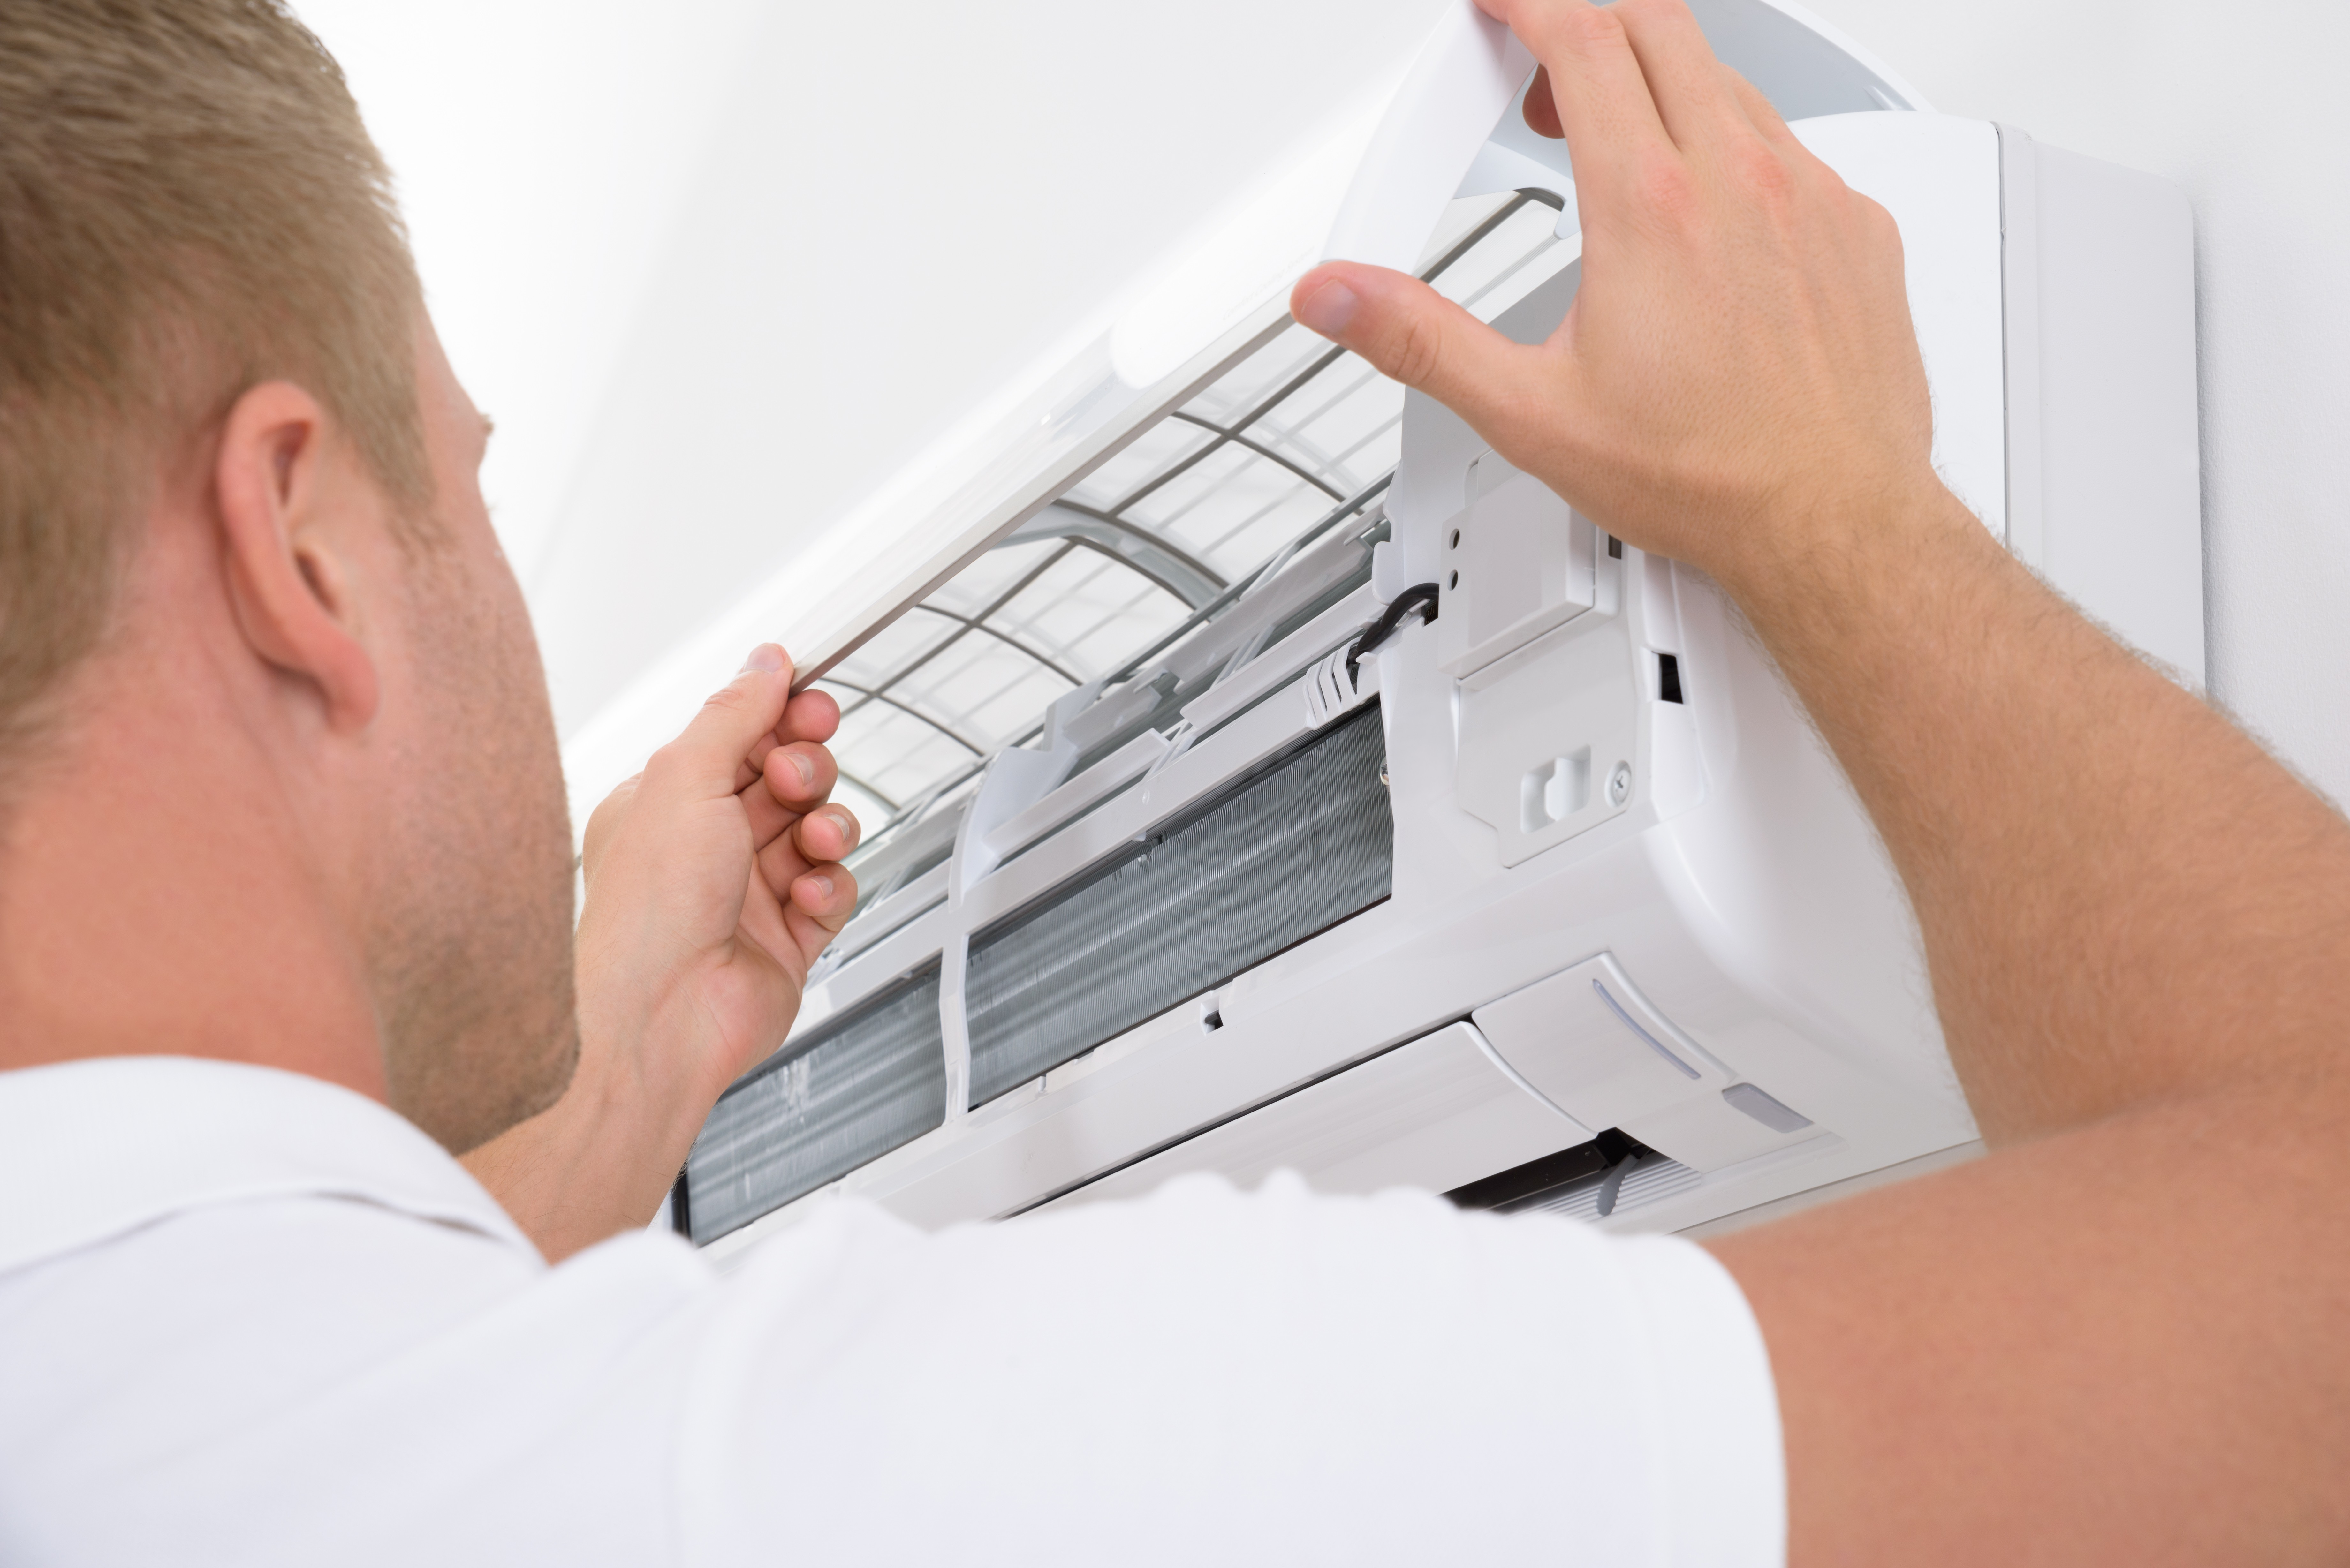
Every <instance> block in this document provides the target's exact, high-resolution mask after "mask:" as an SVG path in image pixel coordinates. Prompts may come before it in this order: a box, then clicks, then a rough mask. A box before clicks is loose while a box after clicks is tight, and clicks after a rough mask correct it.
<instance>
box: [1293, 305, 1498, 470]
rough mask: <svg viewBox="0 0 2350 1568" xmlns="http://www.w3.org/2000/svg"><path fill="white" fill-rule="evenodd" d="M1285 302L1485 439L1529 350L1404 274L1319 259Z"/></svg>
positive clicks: (1307, 322)
mask: <svg viewBox="0 0 2350 1568" xmlns="http://www.w3.org/2000/svg"><path fill="white" fill-rule="evenodd" d="M1289 308H1290V313H1291V314H1292V315H1293V316H1295V317H1296V318H1297V320H1298V321H1299V322H1300V323H1301V324H1302V325H1304V326H1305V327H1311V328H1312V329H1313V330H1315V331H1316V332H1319V333H1320V334H1321V335H1322V336H1323V337H1327V338H1329V339H1330V340H1331V341H1333V342H1335V343H1338V344H1342V345H1344V346H1345V347H1347V348H1351V349H1353V350H1354V351H1355V352H1356V353H1357V354H1359V355H1361V356H1362V357H1363V358H1366V359H1367V360H1369V361H1370V362H1371V364H1372V365H1373V366H1374V367H1375V368H1376V369H1378V370H1379V371H1380V372H1381V373H1382V374H1384V375H1387V376H1389V377H1392V378H1393V379H1396V380H1399V381H1401V382H1402V383H1403V384H1404V385H1405V386H1407V387H1411V388H1415V389H1418V390H1419V391H1423V392H1426V393H1427V394H1428V395H1429V396H1430V397H1432V398H1434V399H1436V400H1438V401H1440V402H1441V403H1443V404H1445V405H1446V406H1448V407H1449V408H1451V410H1453V411H1454V412H1455V413H1457V414H1459V415H1460V416H1461V418H1463V419H1465V420H1467V421H1469V422H1470V423H1471V425H1474V426H1476V427H1477V428H1478V429H1479V430H1480V431H1486V432H1487V435H1488V439H1491V427H1492V426H1493V425H1495V424H1497V423H1501V422H1503V421H1505V420H1506V419H1507V417H1508V415H1509V413H1510V411H1511V410H1512V407H1513V404H1515V403H1516V402H1517V401H1518V397H1519V390H1520V389H1521V388H1522V387H1523V385H1524V382H1525V379H1526V374H1527V369H1526V361H1527V357H1528V355H1529V354H1530V353H1531V352H1532V351H1531V350H1529V349H1526V348H1522V347H1520V346H1519V345H1518V344H1515V343H1513V342H1511V341H1510V340H1509V339H1508V338H1507V337H1503V336H1502V335H1501V334H1500V333H1499V332H1496V331H1494V330H1493V329H1492V327H1488V326H1486V325H1485V324H1484V323H1483V322H1482V321H1480V320H1478V319H1477V318H1476V317H1473V316H1471V315H1470V314H1469V313H1468V312H1467V311H1466V310H1463V309H1461V306H1458V305H1455V304H1453V303H1452V301H1451V300H1449V299H1447V298H1445V297H1444V296H1442V295H1440V294H1439V293H1437V292H1436V291H1435V290H1434V289H1432V288H1430V287H1429V286H1428V285H1426V284H1424V283H1422V282H1420V281H1419V279H1418V278H1416V277H1410V276H1407V275H1405V274H1403V273H1399V272H1390V271H1388V269H1387V268H1385V267H1378V266H1365V265H1362V264H1361V263H1359V262H1326V263H1324V264H1323V265H1320V266H1318V267H1315V269H1314V270H1313V271H1312V272H1309V273H1307V274H1306V275H1305V276H1304V277H1302V278H1300V279H1298V280H1297V286H1296V287H1295V289H1293V290H1292V291H1291V292H1290V296H1289Z"/></svg>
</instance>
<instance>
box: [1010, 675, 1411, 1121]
mask: <svg viewBox="0 0 2350 1568" xmlns="http://www.w3.org/2000/svg"><path fill="white" fill-rule="evenodd" d="M1386 754H1387V748H1386V742H1385V739H1384V737H1383V736H1382V734H1381V732H1380V728H1379V714H1378V708H1377V707H1376V706H1373V707H1371V708H1368V709H1366V710H1365V711H1363V712H1361V713H1359V714H1357V715H1356V716H1355V717H1354V718H1352V719H1350V720H1348V721H1347V722H1346V723H1344V724H1343V725H1340V726H1338V727H1336V728H1335V729H1334V730H1332V731H1331V732H1328V733H1327V734H1325V735H1323V736H1320V737H1319V738H1317V739H1316V740H1315V741H1314V742H1312V743H1310V744H1308V745H1307V746H1306V747H1305V748H1304V749H1303V750H1301V751H1298V752H1295V753H1292V754H1291V755H1289V756H1288V757H1285V758H1284V759H1282V760H1281V761H1280V762H1278V763H1274V765H1272V766H1271V767H1270V768H1268V769H1266V770H1265V771H1263V772H1262V773H1260V774H1257V775H1256V776H1255V777H1254V778H1253V779H1251V780H1249V781H1248V782H1246V783H1245V784H1242V785H1241V786H1240V787H1239V788H1238V789H1236V790H1234V791H1232V793H1230V794H1226V795H1225V796H1224V797H1223V798H1222V800H1221V801H1219V802H1218V803H1216V804H1214V805H1211V806H1209V807H1208V808H1207V809H1206V810H1205V811H1203V812H1201V813H1198V814H1196V815H1193V816H1191V818H1190V819H1189V820H1188V821H1185V822H1182V823H1180V825H1178V826H1175V827H1173V828H1172V829H1170V830H1169V831H1166V832H1164V833H1161V834H1159V835H1157V836H1154V837H1153V838H1152V839H1151V840H1149V842H1147V843H1145V844H1143V845H1141V846H1139V847H1138V849H1137V850H1136V852H1135V853H1133V854H1132V855H1129V856H1128V857H1124V858H1122V859H1120V860H1118V861H1116V862H1113V863H1112V864H1110V865H1108V866H1107V867H1102V868H1099V869H1097V871H1095V872H1094V873H1092V874H1091V875H1090V876H1089V877H1085V878H1083V879H1081V880H1079V881H1078V882H1076V884H1075V885H1073V886H1072V887H1070V888H1067V889H1066V890H1064V891H1062V892H1059V893H1056V894H1055V896H1054V897H1053V898H1051V899H1049V900H1048V901H1046V902H1044V903H1042V904H1038V905H1032V906H1030V907H1029V908H1028V909H1024V910H1022V911H1021V912H1020V913H1019V914H1017V915H1014V917H1012V919H1009V920H1007V921H1005V922H1004V923H1003V924H1002V925H1000V926H997V927H996V928H994V929H993V930H989V931H984V932H982V933H981V934H979V935H977V936H975V937H973V938H972V944H971V964H970V968H969V970H968V971H967V978H966V979H965V981H964V988H963V995H964V1006H965V1009H966V1015H967V1018H968V1021H969V1027H970V1033H971V1103H972V1105H974V1106H977V1105H982V1104H984V1103H985V1102H987V1101H989V1100H992V1099H993V1098H995V1097H996V1096H999V1095H1001V1094H1003V1093H1004V1092H1005V1091H1006V1090H1008V1089H1013V1088H1016V1087H1017V1086H1019V1085H1022V1084H1024V1083H1026V1082H1027V1081H1028V1080H1029V1079H1031V1078H1034V1077H1035V1076H1036V1075H1038V1074H1040V1073H1043V1072H1045V1071H1047V1070H1049V1069H1050V1068H1053V1067H1055V1066H1058V1065H1059V1064H1062V1063H1063V1062H1066V1061H1067V1060H1069V1059H1070V1058H1071V1057H1073V1056H1076V1055H1080V1054H1083V1053H1085V1052H1087V1051H1089V1050H1091V1049H1092V1048H1093V1047H1094V1046H1096V1045H1098V1044H1101V1043H1102V1042H1103V1041H1105V1040H1108V1039H1110V1038H1112V1037H1113V1036H1116V1035H1118V1034H1120V1033H1124V1032H1126V1031H1127V1030H1128V1029H1131V1028H1132V1027H1134V1026H1135V1025H1136V1024H1138V1023H1141V1022H1143V1021H1144V1020H1145V1019H1148V1018H1149V1017H1151V1016H1153V1015H1154V1014H1156V1013H1159V1012H1164V1011H1165V1010H1166V1009H1168V1008H1170V1007H1171V1006H1173V1005H1174V1004H1175V1003H1177V1002H1181V1001H1183V1000H1184V999H1185V998H1187V997H1191V996H1196V995H1198V994H1199V993H1200V992H1203V991H1208V990H1211V989H1212V988H1214V987H1215V986H1218V985H1221V984H1222V983H1223V982H1224V981H1227V980H1230V979H1231V978H1232V976H1234V975H1236V974H1238V973H1240V972H1241V971H1243V970H1246V969H1248V968H1250V967H1251V966H1252V965H1254V964H1257V963H1261V962H1263V961H1264V960H1266V959H1268V958H1271V957H1272V956H1273V955H1274V954H1275V953H1277V952H1279V951H1281V950H1283V949H1284V948H1286V947H1290V946H1292V945H1293V944H1295V943H1297V942H1300V941H1303V940H1305V939H1306V938H1307V937H1310V936H1312V935H1314V934H1315V932H1316V931H1319V930H1321V929H1324V928H1325V927H1327V926H1330V925H1333V924H1335V923H1336V922H1337V921H1339V920H1343V919H1346V918H1347V916H1349V915H1352V914H1355V913H1356V912H1357V911H1358V910H1361V909H1367V908H1368V907H1369V906H1371V905H1373V904H1376V903H1378V901H1379V900H1380V899H1382V898H1386V897H1387V896H1388V888H1389V887H1390V886H1391V885H1392V883H1393V880H1394V871H1395V819H1394V816H1393V815H1392V814H1391V813H1390V811H1389V809H1388V792H1387V786H1386V785H1385V784H1382V783H1380V781H1379V768H1380V763H1381V762H1382V761H1383V760H1384V758H1385V757H1386Z"/></svg>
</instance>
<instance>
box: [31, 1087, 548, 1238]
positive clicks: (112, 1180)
mask: <svg viewBox="0 0 2350 1568" xmlns="http://www.w3.org/2000/svg"><path fill="white" fill-rule="evenodd" d="M305 1197H307V1198H338V1199H350V1200H355V1201H359V1202H363V1203H373V1204H377V1205H380V1207H383V1208H386V1209H390V1210H398V1211H399V1212H400V1213H404V1214H411V1215H414V1216H415V1217H416V1218H418V1219H421V1220H432V1221H434V1222H436V1223H440V1224H444V1225H455V1226H458V1227H461V1228H463V1229H465V1230H469V1231H478V1232H480V1233H481V1234H482V1235H484V1236H487V1237H490V1238H491V1239H493V1240H495V1241H504V1242H506V1243H508V1244H509V1245H512V1246H515V1247H519V1248H521V1249H523V1250H524V1251H528V1252H530V1253H531V1255H532V1256H534V1257H536V1256H537V1251H536V1248H534V1247H533V1246H532V1245H531V1243H530V1241H529V1240H528V1238H526V1237H525V1236H524V1235H523V1233H522V1231H520V1230H519V1229H518V1228H516V1226H515V1222H514V1221H513V1220H511V1219H509V1218H508V1217H507V1215H506V1212H505V1210H503V1209H501V1208H499V1207H498V1204H497V1200H496V1199H494V1198H492V1197H491V1196H490V1195H489V1193H488V1191H487V1190H485V1189H484V1188H483V1187H482V1185H481V1184H480V1183H479V1182H477V1181H475V1180H474V1179H473V1176H472V1175H471V1174H470V1173H468V1172H467V1171H466V1169H465V1168H464V1167H463V1166H462V1165H459V1164H458V1163H457V1162H456V1161H455V1160H454V1159H452V1158H450V1157H449V1154H448V1152H447V1151H446V1150H444V1149H443V1148H442V1147H441V1146H440V1145H439V1144H437V1143H434V1142H433V1141H432V1139H431V1138H430V1137H426V1136H425V1135H424V1134H423V1133H422V1132H421V1131H420V1130H419V1129H418V1128H417V1127H415V1126H414V1125H413V1124H412V1123H411V1122H409V1121H408V1120H407V1119H406V1118H404V1117H402V1116H399V1115H398V1114H397V1113H395V1112H393V1111H391V1110H390V1109H389V1108H387V1107H385V1106H380V1105H378V1104H377V1103H376V1102H375V1101H373V1100H370V1099H369V1098H367V1097H366V1096H363V1095H359V1094H355V1093H353V1092H352V1091H351V1090H348V1089H345V1088H341V1087H339V1086H338V1085H333V1084H329V1083H327V1082H325V1081H323V1080H321V1079H317V1078H312V1077H307V1076H305V1075H302V1074H299V1073H288V1072H283V1071H280V1070H279V1069H277V1068H275V1067H258V1066H253V1065H250V1064H245V1063H239V1062H217V1061H202V1060H197V1059H195V1058H192V1057H185V1056H107V1057H99V1058H95V1059H92V1060H88V1061H80V1062H64V1063H58V1064H53V1065H49V1066H41V1067H24V1068H19V1069H17V1070H16V1071H15V1072H6V1073H0V1272H5V1271H7V1270H11V1269H17V1268H22V1267H25V1266H26V1265H27V1264H30V1263H36V1262H42V1261H44V1260H45V1259H48V1258H53V1257H56V1256H58V1255H59V1254H62V1253H66V1252H70V1251H78V1250H79V1249H81V1248H85V1247H89V1246H94V1245H96V1244H98V1243H99V1242H102V1241H110V1240H112V1239H113V1238H115V1237H117V1236H120V1235H123V1234H126V1233H127V1232H129V1231H135V1230H137V1229H139V1228H140V1226H143V1225H150V1224H153V1223H154V1222H155V1221H157V1220H162V1219H166V1218H168V1217H170V1216H171V1215H172V1214H176V1213H179V1212H182V1210H190V1209H196V1208H202V1207H205V1206H208V1205H213V1204H222V1203H246V1202H254V1201H257V1200H263V1199H285V1198H305Z"/></svg>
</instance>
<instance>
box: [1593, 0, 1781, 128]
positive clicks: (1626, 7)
mask: <svg viewBox="0 0 2350 1568" xmlns="http://www.w3.org/2000/svg"><path fill="white" fill-rule="evenodd" d="M1612 9H1613V10H1614V12H1615V13H1616V19H1617V21H1618V22H1619V23H1621V24H1622V25H1623V28H1624V36H1625V37H1626V39H1627V40H1628V41H1629V42H1630V44H1631V46H1632V53H1633V55H1634V56H1635V57H1637V58H1638V60H1639V62H1640V74H1641V76H1642V77H1644V78H1647V81H1648V96H1649V97H1650V98H1651V99H1653V100H1654V101H1655V103H1656V106H1657V117H1658V118H1659V119H1661V120H1662V121H1663V122H1664V127H1665V134H1666V135H1668V136H1669V137H1671V138H1672V139H1673V144H1674V145H1675V146H1676V147H1678V148H1679V149H1680V150H1681V151H1683V152H1690V153H1700V152H1703V151H1708V150H1710V149H1711V148H1714V147H1717V146H1719V145H1720V144H1721V141H1722V140H1724V139H1725V138H1727V137H1731V136H1734V135H1739V134H1742V133H1745V132H1748V131H1751V130H1752V129H1753V127H1752V125H1751V124H1750V123H1749V121H1748V119H1747V118H1746V112H1745V110H1744V109H1743V108H1742V107H1741V105H1740V104H1739V102H1738V99H1737V98H1736V96H1735V95H1734V94H1732V93H1731V91H1730V89H1729V87H1728V84H1726V83H1725V82H1723V80H1722V79H1721V61H1719V60H1717V59H1715V58H1714V55H1713V46H1712V45H1711V44H1709V43H1707V42H1706V41H1705V33H1704V31H1703V30H1702V29H1701V28H1700V27H1699V26H1698V25H1697V18H1696V17H1695V16H1690V8H1689V6H1688V5H1687V4H1686V0H1617V5H1615V6H1613V7H1612Z"/></svg>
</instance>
